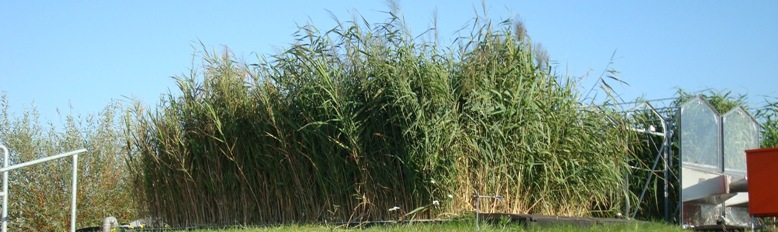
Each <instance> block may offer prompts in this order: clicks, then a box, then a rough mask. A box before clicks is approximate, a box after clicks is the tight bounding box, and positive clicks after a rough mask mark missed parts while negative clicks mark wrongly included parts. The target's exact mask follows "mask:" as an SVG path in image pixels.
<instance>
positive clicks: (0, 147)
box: [0, 145, 86, 232]
mask: <svg viewBox="0 0 778 232" xmlns="http://www.w3.org/2000/svg"><path fill="white" fill-rule="evenodd" d="M0 150H3V167H2V168H0V172H2V173H3V191H2V192H0V195H1V196H2V197H3V216H2V221H3V222H2V232H6V231H8V172H9V171H11V170H14V169H19V168H23V167H27V166H31V165H35V164H39V163H43V162H47V161H52V160H55V159H61V158H65V157H68V156H72V157H73V178H72V180H71V184H72V188H73V189H72V196H71V202H70V231H72V232H75V231H76V200H77V199H76V198H77V196H78V192H77V188H76V186H77V184H78V153H82V152H86V149H79V150H75V151H71V152H66V153H62V154H58V155H53V156H49V157H45V158H40V159H36V160H32V161H27V162H24V163H20V164H15V165H10V161H9V153H8V148H6V147H5V146H3V145H0Z"/></svg>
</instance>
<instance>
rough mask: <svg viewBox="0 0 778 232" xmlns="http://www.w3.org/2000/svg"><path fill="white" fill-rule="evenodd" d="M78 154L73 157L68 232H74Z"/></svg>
mask: <svg viewBox="0 0 778 232" xmlns="http://www.w3.org/2000/svg"><path fill="white" fill-rule="evenodd" d="M77 183H78V154H75V155H73V179H72V180H71V184H72V185H73V196H72V198H71V199H70V232H76V199H77V198H78V188H76V185H77Z"/></svg>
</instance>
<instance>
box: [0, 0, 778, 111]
mask: <svg viewBox="0 0 778 232" xmlns="http://www.w3.org/2000/svg"><path fill="white" fill-rule="evenodd" d="M399 3H400V7H401V13H402V15H403V16H404V17H405V19H406V21H407V23H408V24H409V25H410V28H411V30H412V32H413V33H416V34H418V33H421V32H423V31H425V30H426V29H427V28H429V27H430V25H431V22H432V18H433V12H434V11H437V15H438V31H439V34H440V36H441V37H442V40H441V42H442V44H449V43H450V41H451V39H452V38H454V37H455V34H454V33H455V32H456V31H457V29H459V28H460V27H462V26H464V25H467V24H468V22H469V20H471V19H473V17H475V13H474V11H475V10H474V9H477V10H478V12H479V13H480V12H482V10H481V1H479V0H476V1H400V2H399ZM486 9H487V12H488V15H487V16H488V17H489V18H491V19H493V20H494V21H496V20H503V19H508V18H517V17H518V18H519V19H522V20H523V21H524V23H525V25H526V27H527V29H528V32H529V35H530V36H531V37H532V39H533V41H534V42H540V43H542V45H543V47H544V48H546V49H547V50H548V52H549V54H550V56H551V60H552V61H555V62H556V63H557V70H558V71H559V72H560V73H563V74H564V73H567V74H569V75H571V76H575V77H584V82H583V84H582V85H583V88H584V89H588V88H590V87H591V86H592V83H593V81H594V80H595V79H596V78H597V77H599V75H600V73H601V72H602V71H603V70H604V69H605V67H606V65H608V63H609V62H610V60H611V56H612V54H613V53H614V52H615V54H616V56H615V60H614V64H613V65H612V66H611V67H612V68H615V69H617V70H619V71H620V72H621V74H620V75H619V78H621V79H623V80H624V81H626V82H628V83H629V86H627V85H616V86H614V87H615V88H616V90H617V91H618V92H619V93H620V94H621V95H622V97H623V98H624V99H627V100H629V99H634V98H637V97H640V96H643V97H645V98H647V99H654V98H665V97H671V96H673V94H674V93H675V89H676V88H683V89H685V90H690V91H699V90H704V89H708V88H712V89H719V90H731V91H732V92H733V93H735V94H748V95H749V100H750V101H749V103H750V104H751V106H752V107H753V106H759V105H761V104H763V102H764V101H763V99H764V98H765V96H772V97H778V87H776V86H778V14H777V13H776V12H778V1H646V2H638V1H497V0H488V1H486ZM328 10H329V11H331V12H332V13H333V14H334V15H336V16H337V17H338V18H339V19H340V20H342V21H346V20H349V19H351V14H352V13H359V14H361V15H362V16H364V17H365V18H366V19H367V20H368V21H370V22H374V23H377V22H383V21H384V19H386V17H387V16H386V14H384V13H381V12H382V11H387V10H388V7H387V6H386V2H385V1H353V0H348V1H178V0H174V1H131V2H129V1H128V2H109V1H2V2H0V92H5V93H6V94H7V97H8V101H9V103H10V105H11V108H10V111H11V113H13V114H17V115H18V114H21V113H22V112H23V111H24V110H26V109H29V108H30V106H31V105H34V106H35V107H36V108H37V109H38V111H39V112H40V114H41V116H42V118H41V120H42V121H44V122H45V121H52V122H54V123H55V124H56V123H58V122H61V121H62V120H63V119H61V118H59V117H58V116H57V114H56V112H57V110H59V111H61V112H62V113H63V114H68V113H71V114H90V113H97V112H98V111H100V110H101V109H102V108H103V107H105V106H106V105H107V104H109V103H110V102H111V101H113V100H125V104H127V103H126V102H127V101H126V99H127V98H128V97H129V98H135V99H139V100H141V101H143V102H144V104H145V105H148V106H153V105H156V104H157V102H158V101H159V96H160V94H164V93H167V92H168V90H171V91H174V92H175V83H174V81H173V80H172V79H171V78H170V76H174V75H180V74H182V73H186V72H188V70H189V68H191V67H192V64H193V59H192V54H193V53H194V52H197V51H198V50H197V48H199V47H200V45H199V42H198V41H202V42H203V43H204V44H205V45H206V47H208V48H209V49H212V50H217V51H219V50H222V49H223V47H224V46H227V47H229V48H230V49H231V50H232V51H233V53H234V54H235V55H237V56H238V57H241V58H244V59H245V61H247V62H253V61H256V59H255V56H256V54H259V55H268V54H274V53H276V51H278V50H279V49H283V48H285V47H288V46H287V45H288V44H290V43H291V42H293V37H292V33H294V32H295V31H296V29H297V25H302V24H306V23H308V22H310V23H312V24H313V25H315V26H317V27H318V28H321V29H329V28H332V27H333V26H334V25H335V22H334V21H333V20H332V18H331V17H330V13H328ZM194 64H195V66H196V65H197V64H199V60H197V59H195V60H194ZM587 73H588V77H585V76H586V75H587Z"/></svg>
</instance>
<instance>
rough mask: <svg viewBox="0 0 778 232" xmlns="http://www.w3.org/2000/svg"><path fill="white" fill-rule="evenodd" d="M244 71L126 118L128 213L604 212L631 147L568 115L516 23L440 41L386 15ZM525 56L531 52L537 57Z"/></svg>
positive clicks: (568, 90) (206, 58) (300, 218)
mask: <svg viewBox="0 0 778 232" xmlns="http://www.w3.org/2000/svg"><path fill="white" fill-rule="evenodd" d="M389 16H390V17H389V18H388V19H387V20H386V21H385V22H382V23H377V24H369V23H367V22H366V21H364V20H362V19H361V18H359V17H354V20H352V21H349V22H342V23H338V26H337V27H335V28H331V29H329V30H326V31H324V32H322V31H319V30H318V29H317V28H316V27H314V26H312V25H307V26H303V27H301V28H300V30H299V31H298V33H297V34H296V35H295V39H296V40H295V41H296V42H295V43H294V44H293V45H292V46H291V48H289V49H287V50H285V51H284V52H281V53H280V54H277V55H274V56H270V58H264V57H258V58H257V59H258V61H257V63H253V64H250V63H246V62H243V61H239V60H237V59H236V58H235V57H234V56H232V54H231V53H230V52H229V51H228V50H227V51H224V52H220V53H217V52H208V50H207V49H204V51H203V54H202V55H201V57H202V61H203V64H202V65H201V66H198V67H196V68H193V69H192V71H191V72H190V73H189V74H186V75H181V76H178V77H176V78H175V80H176V82H177V84H178V89H177V90H176V92H175V93H173V92H171V93H168V94H167V95H166V96H164V97H163V98H162V99H161V101H160V103H159V106H158V107H157V110H156V111H150V110H146V109H144V108H143V106H141V105H140V104H138V105H136V106H135V107H134V109H132V110H130V111H128V114H127V115H126V116H125V120H124V122H125V123H126V137H127V138H128V139H127V144H128V146H129V147H131V149H130V151H129V153H128V154H129V156H128V157H129V160H130V164H131V167H132V170H133V172H134V177H133V181H134V183H137V184H138V186H140V187H139V192H140V194H138V195H137V196H138V200H141V201H142V202H144V203H145V204H144V207H145V210H147V211H148V212H149V214H151V215H152V216H153V217H158V218H160V219H162V220H164V221H165V222H167V223H168V224H170V225H184V226H186V225H203V224H268V223H305V222H321V221H365V220H385V219H409V218H435V217H446V216H447V215H452V214H459V213H461V212H463V211H472V210H474V209H475V208H474V206H475V205H474V203H475V201H474V200H473V199H472V197H473V195H474V194H484V195H501V196H504V197H505V198H504V200H502V201H490V200H482V201H481V202H482V204H481V205H480V210H481V211H482V212H508V213H541V214H554V215H577V216H580V215H613V214H615V213H616V212H620V210H621V209H622V208H623V203H624V200H625V199H631V198H634V194H632V193H630V192H629V191H628V190H627V188H626V186H624V184H625V183H624V178H625V175H626V174H627V172H628V171H627V170H628V169H627V165H628V160H629V157H630V156H631V155H632V153H633V151H632V150H631V149H630V147H629V144H630V143H631V142H632V141H634V140H635V135H634V133H632V132H629V131H628V130H626V129H625V128H626V127H625V125H626V124H625V123H624V120H622V116H620V115H619V114H617V113H615V112H613V109H609V108H608V107H582V106H581V103H580V102H581V101H582V99H580V94H579V92H578V88H577V80H576V79H574V78H569V77H565V76H559V75H557V74H556V73H555V72H554V71H553V67H551V66H549V65H548V60H547V59H548V58H547V55H546V54H545V53H543V52H540V51H534V50H533V49H540V47H539V46H536V45H534V44H532V42H531V39H530V38H529V37H528V36H527V35H526V32H525V31H523V27H522V26H521V24H520V23H516V22H511V21H506V22H503V23H500V24H497V25H492V23H491V22H489V21H488V20H484V19H481V18H477V19H476V20H474V21H473V22H474V23H473V25H472V29H471V33H470V37H463V38H459V39H457V41H456V42H455V43H454V44H452V45H450V46H448V47H445V46H440V45H439V44H438V43H436V42H428V41H424V40H421V39H418V38H419V37H415V36H413V35H412V34H411V33H410V32H409V30H408V29H407V28H405V26H404V25H405V24H404V23H403V22H402V20H400V18H399V17H397V16H396V15H395V14H394V13H389ZM538 54H540V55H538Z"/></svg>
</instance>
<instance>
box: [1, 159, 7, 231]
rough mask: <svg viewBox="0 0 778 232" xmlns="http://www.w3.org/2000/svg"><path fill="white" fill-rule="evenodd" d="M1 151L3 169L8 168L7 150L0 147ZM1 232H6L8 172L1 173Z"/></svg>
mask: <svg viewBox="0 0 778 232" xmlns="http://www.w3.org/2000/svg"><path fill="white" fill-rule="evenodd" d="M0 149H2V150H3V168H7V167H8V164H9V162H8V156H9V155H8V148H6V147H5V146H2V145H0ZM2 220H3V228H2V230H3V232H6V231H8V171H5V172H3V219H2Z"/></svg>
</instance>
